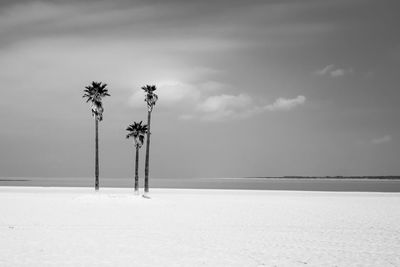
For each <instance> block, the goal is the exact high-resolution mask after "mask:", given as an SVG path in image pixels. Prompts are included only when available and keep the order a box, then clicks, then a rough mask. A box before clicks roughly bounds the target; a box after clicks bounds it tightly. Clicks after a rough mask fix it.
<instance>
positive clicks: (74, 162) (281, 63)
mask: <svg viewBox="0 0 400 267" xmlns="http://www.w3.org/2000/svg"><path fill="white" fill-rule="evenodd" d="M399 8H400V3H399V2H398V1H394V0H393V1H392V0H388V1H384V2H383V1H368V0H365V1H364V0H335V1H325V0H303V1H298V0H281V1H278V0H270V1H268V0H264V1H238V0H232V1H227V0H226V1H225V0H222V1H209V0H205V1H183V0H173V1H157V0H149V1H139V0H138V1H127V0H115V1H60V0H59V1H56V0H54V1H50V0H49V1H44V0H38V1H28V0H27V1H1V2H0V88H1V89H0V90H1V93H2V96H1V98H0V123H1V126H0V177H90V176H93V174H94V137H95V135H94V119H93V117H92V116H91V111H90V105H89V104H88V103H85V101H84V99H83V98H82V95H83V90H84V88H85V86H87V85H89V84H90V83H91V82H92V81H101V82H104V83H107V84H108V89H109V93H110V94H111V97H107V98H105V99H104V101H103V104H104V109H105V110H104V120H103V121H102V122H101V123H100V128H99V132H100V133H99V140H100V176H101V177H131V176H133V173H134V146H133V141H132V140H127V139H126V138H125V136H126V127H127V126H128V125H129V124H132V123H133V122H134V121H141V120H143V121H144V122H146V120H147V107H146V104H145V102H144V92H143V91H142V90H141V89H140V87H141V86H143V85H146V84H154V85H156V86H157V88H158V89H157V91H156V93H157V94H158V95H159V100H158V102H157V104H156V106H155V108H154V110H153V113H152V123H151V130H152V131H151V132H152V135H151V147H150V177H157V178H199V177H249V176H284V175H311V176H319V175H323V176H325V175H331V176H335V175H344V176H346V175H399V174H400V164H399V158H400V125H399V123H398V121H399V119H398V118H399V117H400V108H399V105H398V102H399V97H400V90H399V89H400V88H399V84H400V78H399V77H400V75H399V74H400V35H399V33H398V26H399V25H400V17H399V16H398V10H399ZM140 153H141V157H140V167H139V169H140V175H141V176H143V171H144V154H145V146H143V148H142V149H141V151H140Z"/></svg>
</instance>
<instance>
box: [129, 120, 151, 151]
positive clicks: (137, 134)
mask: <svg viewBox="0 0 400 267" xmlns="http://www.w3.org/2000/svg"><path fill="white" fill-rule="evenodd" d="M126 130H127V131H128V132H129V133H128V134H127V135H126V138H129V137H133V138H134V141H135V146H136V147H137V148H141V147H142V145H143V143H144V135H145V134H146V133H147V125H146V124H144V125H142V121H140V122H139V123H137V122H134V123H133V124H131V125H129V126H128V128H126Z"/></svg>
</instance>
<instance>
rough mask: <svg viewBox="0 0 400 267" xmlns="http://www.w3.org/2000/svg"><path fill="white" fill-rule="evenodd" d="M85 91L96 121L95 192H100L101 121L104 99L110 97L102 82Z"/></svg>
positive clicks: (90, 86) (95, 83) (93, 84)
mask: <svg viewBox="0 0 400 267" xmlns="http://www.w3.org/2000/svg"><path fill="white" fill-rule="evenodd" d="M85 88H86V89H85V90H83V92H84V95H83V98H87V100H86V103H87V102H91V103H92V116H93V117H94V120H95V132H96V142H95V146H96V152H95V183H94V188H95V190H96V191H97V190H99V125H98V124H99V121H102V120H103V111H104V108H103V103H102V99H103V98H104V97H106V96H110V94H109V93H108V89H107V84H105V83H102V82H92V84H91V85H88V86H86V87H85Z"/></svg>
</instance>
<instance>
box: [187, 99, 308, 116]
mask: <svg viewBox="0 0 400 267" xmlns="http://www.w3.org/2000/svg"><path fill="white" fill-rule="evenodd" d="M305 101H306V97H305V96H302V95H300V96H297V97H295V98H292V99H290V98H289V99H287V98H282V97H280V98H278V99H277V100H275V101H274V102H273V103H272V104H269V105H263V106H260V105H257V104H256V103H255V101H254V99H253V98H252V97H251V96H250V95H248V94H244V93H242V94H238V95H231V94H221V95H212V96H208V97H206V98H204V99H203V100H202V101H200V102H199V103H198V104H197V105H196V109H195V110H192V111H191V112H189V113H186V114H183V115H181V116H180V117H179V118H180V119H182V120H193V119H200V120H203V121H226V120H237V119H246V118H249V117H252V116H255V115H257V114H261V113H264V112H268V111H289V110H292V109H293V108H295V107H297V106H299V105H303V104H304V103H305Z"/></svg>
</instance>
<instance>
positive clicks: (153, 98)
mask: <svg viewBox="0 0 400 267" xmlns="http://www.w3.org/2000/svg"><path fill="white" fill-rule="evenodd" d="M142 89H143V90H144V91H145V92H146V93H147V94H146V97H145V99H144V101H146V102H147V108H148V109H149V111H150V112H151V111H152V110H153V107H154V106H155V104H156V102H157V100H158V96H157V95H156V94H155V93H154V91H155V90H157V87H156V86H155V85H145V86H143V87H142Z"/></svg>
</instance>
